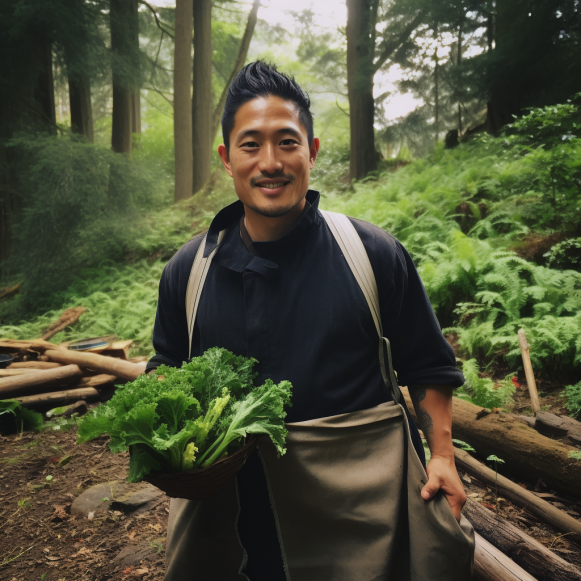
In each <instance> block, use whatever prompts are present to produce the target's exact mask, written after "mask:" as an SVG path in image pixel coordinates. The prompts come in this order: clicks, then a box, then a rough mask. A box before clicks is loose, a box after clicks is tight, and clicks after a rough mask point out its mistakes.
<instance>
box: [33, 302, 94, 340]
mask: <svg viewBox="0 0 581 581" xmlns="http://www.w3.org/2000/svg"><path fill="white" fill-rule="evenodd" d="M86 310H87V309H85V307H74V308H72V309H67V310H66V311H64V312H63V314H62V315H61V316H60V318H59V320H58V321H55V322H54V323H51V324H50V325H49V327H48V328H47V330H46V331H45V332H44V334H43V335H42V337H40V339H41V340H42V341H47V340H48V339H50V338H51V337H54V336H55V335H56V334H57V333H60V331H62V330H64V329H66V328H67V327H69V326H70V325H73V324H74V323H76V322H77V321H78V320H79V317H80V316H81V315H82V314H83V313H84V312H85V311H86Z"/></svg>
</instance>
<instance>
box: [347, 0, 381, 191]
mask: <svg viewBox="0 0 581 581" xmlns="http://www.w3.org/2000/svg"><path fill="white" fill-rule="evenodd" d="M372 29H373V30H374V29H375V19H374V18H372V6H371V2H370V1H369V0H347V92H348V94H349V126H350V138H351V142H350V147H349V179H351V180H358V179H361V178H364V177H365V176H366V175H367V174H368V173H369V172H371V171H374V170H376V169H377V153H376V151H375V129H374V126H373V123H374V120H375V102H374V99H373V77H374V74H375V70H374V65H373V58H374V53H375V46H374V42H373V36H372Z"/></svg>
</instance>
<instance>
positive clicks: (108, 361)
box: [0, 339, 146, 407]
mask: <svg viewBox="0 0 581 581" xmlns="http://www.w3.org/2000/svg"><path fill="white" fill-rule="evenodd" d="M130 345H131V341H114V342H112V343H108V344H105V345H103V346H101V347H99V348H96V349H92V350H90V351H83V352H79V351H71V350H69V349H68V346H67V345H66V344H62V345H54V344H53V343H49V342H47V341H44V340H41V339H38V340H33V341H17V340H9V339H4V340H2V339H0V354H8V355H11V356H12V358H13V362H12V363H10V365H8V366H7V367H6V369H0V399H16V400H18V401H19V402H20V403H22V404H23V405H25V406H26V407H54V406H60V405H63V404H67V403H73V402H76V401H78V400H84V401H97V400H99V399H101V397H102V394H103V392H104V391H105V390H107V389H108V388H111V387H112V386H113V385H115V384H118V383H124V382H126V381H130V380H133V379H135V378H136V377H137V376H138V375H140V374H142V373H143V372H144V371H145V361H146V357H133V358H129V357H128V350H129V346H130Z"/></svg>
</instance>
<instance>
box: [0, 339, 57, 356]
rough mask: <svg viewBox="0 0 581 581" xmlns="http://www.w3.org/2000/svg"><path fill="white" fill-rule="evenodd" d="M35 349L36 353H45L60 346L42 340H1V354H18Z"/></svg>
mask: <svg viewBox="0 0 581 581" xmlns="http://www.w3.org/2000/svg"><path fill="white" fill-rule="evenodd" d="M27 349H34V350H35V351H45V350H46V349H58V346H57V345H55V344H54V343H49V342H48V341H43V340H42V339H33V340H32V341H20V340H18V339H0V353H16V352H18V351H26V350H27Z"/></svg>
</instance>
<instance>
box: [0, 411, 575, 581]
mask: <svg viewBox="0 0 581 581" xmlns="http://www.w3.org/2000/svg"><path fill="white" fill-rule="evenodd" d="M517 405H518V403H517ZM75 438H76V429H72V430H70V431H66V432H61V431H53V430H46V431H43V432H41V433H31V432H28V433H24V434H21V435H8V436H4V437H0V580H1V581H4V580H6V581H43V580H44V581H106V580H122V579H125V580H128V581H131V580H135V579H140V580H143V581H154V580H155V581H162V579H163V571H164V565H163V562H164V553H165V535H166V530H167V517H168V512H169V500H168V499H167V497H165V496H164V497H163V498H162V499H161V502H159V504H157V506H155V507H154V508H152V509H151V510H148V511H146V512H142V513H140V514H133V513H131V512H128V513H124V512H122V511H120V510H117V511H113V510H109V511H106V512H104V513H103V514H102V515H101V516H98V515H96V516H95V517H94V518H93V519H92V520H89V519H88V518H87V517H77V516H74V515H71V514H70V507H71V504H72V502H73V500H74V499H75V498H76V497H77V496H79V495H80V494H81V493H82V492H83V491H84V490H87V489H88V488H89V487H91V486H93V485H95V484H99V483H104V482H110V481H113V480H125V478H126V476H127V470H128V462H129V459H128V456H127V455H126V454H120V455H114V454H112V453H111V452H109V450H108V448H107V445H106V444H107V439H106V438H101V439H98V440H94V441H92V442H87V443H85V444H83V445H81V446H77V445H76V443H75ZM68 456H70V457H71V458H70V460H69V461H67V462H66V463H64V462H63V463H62V465H59V463H60V462H61V461H62V460H63V459H65V458H67V457H68ZM461 476H462V479H463V481H464V484H465V487H466V491H467V494H468V495H469V496H470V497H471V498H473V499H474V500H477V501H478V502H480V503H482V504H484V505H485V506H486V507H487V508H489V509H490V510H496V504H497V503H496V497H495V493H494V490H493V488H491V487H490V486H488V487H487V486H486V485H483V484H481V483H479V482H478V481H477V480H476V479H475V478H473V477H470V476H468V475H465V474H462V473H461ZM47 477H49V478H48V479H47ZM50 477H52V478H50ZM519 484H521V485H522V486H524V487H526V488H528V489H529V490H533V491H536V492H539V493H540V494H542V495H543V496H544V497H545V499H546V500H548V501H549V502H552V503H553V504H555V506H558V507H559V508H560V509H561V510H564V511H566V512H568V513H569V514H570V515H572V516H573V517H575V518H578V519H581V502H579V501H577V500H576V499H573V498H569V497H564V496H560V495H558V494H554V493H553V492H552V491H550V490H547V489H546V487H544V486H543V484H542V482H537V483H534V482H522V483H519ZM498 507H499V513H500V514H501V515H502V516H503V517H505V518H507V519H508V520H510V521H511V522H512V523H513V524H514V525H515V526H517V527H518V528H520V529H521V530H523V531H525V532H526V533H528V534H529V535H531V536H533V537H534V538H536V539H537V540H538V541H540V542H541V543H543V544H544V545H546V546H547V547H549V548H550V549H551V550H552V551H554V552H555V553H557V554H558V555H560V556H561V557H562V558H564V559H565V560H567V561H569V562H571V563H573V564H575V565H577V566H578V567H580V568H581V551H580V550H579V547H577V546H576V545H575V544H574V543H571V542H569V541H568V540H567V538H566V537H563V536H562V535H560V534H558V533H557V532H555V531H554V530H551V529H550V527H548V526H546V525H543V524H541V523H539V521H537V519H536V518H535V517H534V516H533V515H531V514H529V513H528V512H527V511H526V510H525V509H522V508H519V507H517V506H515V505H513V504H512V503H510V502H509V501H506V500H502V499H500V500H499V501H498ZM128 561H133V562H131V563H129V562H128Z"/></svg>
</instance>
